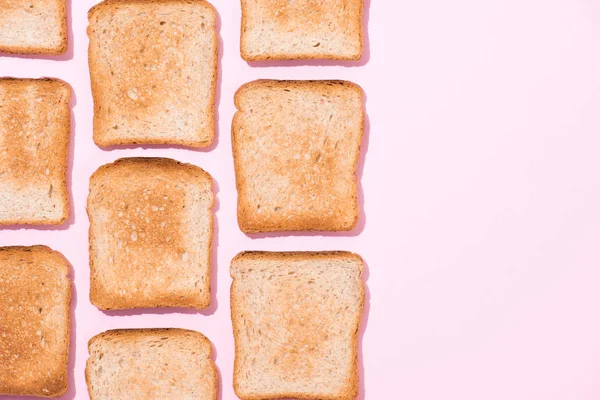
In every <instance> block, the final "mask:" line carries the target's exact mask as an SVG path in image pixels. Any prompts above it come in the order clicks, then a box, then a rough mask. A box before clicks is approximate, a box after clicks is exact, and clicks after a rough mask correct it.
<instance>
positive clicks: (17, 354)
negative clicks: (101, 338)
mask: <svg viewBox="0 0 600 400" xmlns="http://www.w3.org/2000/svg"><path fill="white" fill-rule="evenodd" d="M69 271H70V266H69V263H68V262H67V260H66V259H65V258H64V257H63V255H62V254H60V253H59V252H57V251H53V250H51V249H49V248H48V247H46V246H31V247H0V395H22V396H38V397H59V396H61V395H62V394H64V393H65V392H66V390H67V385H68V368H67V367H68V362H69V361H68V360H69V342H70V329H71V328H70V303H71V280H70V278H69Z"/></svg>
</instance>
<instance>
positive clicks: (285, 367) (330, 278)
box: [231, 252, 364, 400]
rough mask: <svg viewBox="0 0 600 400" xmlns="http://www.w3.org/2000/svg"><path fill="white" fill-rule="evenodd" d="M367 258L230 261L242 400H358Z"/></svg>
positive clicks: (258, 256)
mask: <svg viewBox="0 0 600 400" xmlns="http://www.w3.org/2000/svg"><path fill="white" fill-rule="evenodd" d="M363 268H364V263H363V260H362V259H361V258H360V257H359V256H357V255H356V254H352V253H348V252H321V253H267V252H245V253H241V254H239V255H238V256H237V257H235V258H234V260H233V261H232V263H231V276H232V278H233V284H232V287H231V319H232V322H233V333H234V337H235V363H234V384H233V386H234V389H235V392H236V394H237V395H238V397H239V398H240V399H242V400H258V399H261V400H267V399H281V398H297V399H319V400H351V399H355V398H356V397H357V396H358V390H359V389H358V388H359V385H358V382H359V376H358V333H359V328H360V321H361V317H362V310H363V302H364V285H363V281H362V279H361V274H362V271H363Z"/></svg>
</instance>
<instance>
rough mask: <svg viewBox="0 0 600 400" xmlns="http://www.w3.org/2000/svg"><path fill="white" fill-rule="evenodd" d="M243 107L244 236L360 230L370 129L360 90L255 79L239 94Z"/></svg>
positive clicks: (238, 135) (236, 132)
mask: <svg viewBox="0 0 600 400" xmlns="http://www.w3.org/2000/svg"><path fill="white" fill-rule="evenodd" d="M235 104H236V106H237V108H238V110H239V111H238V112H237V113H236V114H235V116H234V119H233V128H232V131H233V155H234V159H235V171H236V179H237V189H238V222H239V225H240V228H241V229H242V231H244V232H247V233H254V232H270V231H302V230H318V231H347V230H351V229H352V228H354V226H356V224H357V222H358V216H359V209H358V188H357V178H356V168H357V164H358V158H359V153H360V144H361V141H362V137H363V129H364V113H363V106H362V90H361V89H360V87H358V86H357V85H355V84H353V83H349V82H343V81H255V82H251V83H248V84H246V85H244V86H242V87H241V88H240V89H239V90H238V91H237V93H236V95H235Z"/></svg>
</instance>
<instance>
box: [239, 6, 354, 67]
mask: <svg viewBox="0 0 600 400" xmlns="http://www.w3.org/2000/svg"><path fill="white" fill-rule="evenodd" d="M241 2H242V35H241V54H242V58H243V59H244V60H246V61H259V60H306V59H331V60H358V59H360V58H361V56H362V50H363V32H362V14H363V0H293V1H291V0H241Z"/></svg>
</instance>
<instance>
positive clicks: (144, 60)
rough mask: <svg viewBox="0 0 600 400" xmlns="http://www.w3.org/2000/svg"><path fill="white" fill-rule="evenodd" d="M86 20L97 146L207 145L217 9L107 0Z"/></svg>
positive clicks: (211, 128)
mask: <svg viewBox="0 0 600 400" xmlns="http://www.w3.org/2000/svg"><path fill="white" fill-rule="evenodd" d="M88 17H89V21H90V25H89V27H88V36H89V37H90V47H89V64H90V74H91V81H92V94H93V97H94V141H95V142H96V144H98V145H99V146H111V145H130V144H176V145H183V146H190V147H206V146H209V145H210V144H211V143H212V141H213V138H214V133H215V112H214V108H215V93H216V84H217V59H218V57H217V47H218V45H217V43H218V40H217V31H216V21H217V14H216V11H215V9H214V8H213V7H212V6H211V5H210V4H209V3H208V2H206V1H203V0H148V1H140V0H107V1H104V2H102V3H100V4H98V5H96V6H95V7H93V8H92V9H91V10H90V12H89V15H88Z"/></svg>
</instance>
